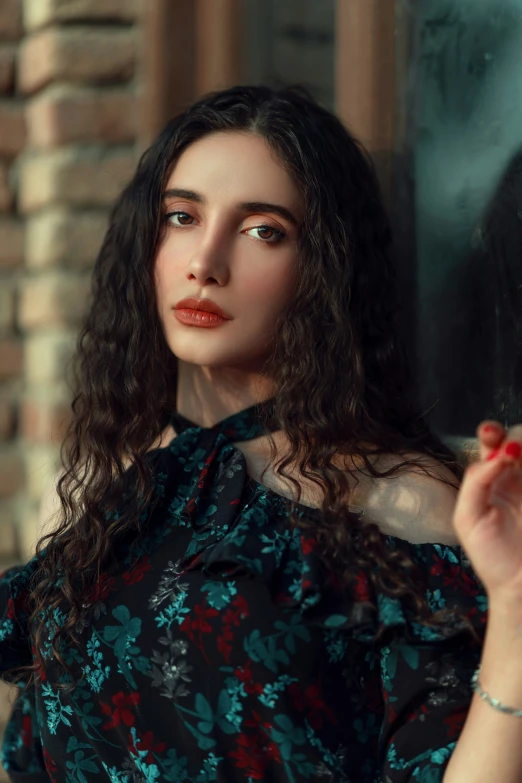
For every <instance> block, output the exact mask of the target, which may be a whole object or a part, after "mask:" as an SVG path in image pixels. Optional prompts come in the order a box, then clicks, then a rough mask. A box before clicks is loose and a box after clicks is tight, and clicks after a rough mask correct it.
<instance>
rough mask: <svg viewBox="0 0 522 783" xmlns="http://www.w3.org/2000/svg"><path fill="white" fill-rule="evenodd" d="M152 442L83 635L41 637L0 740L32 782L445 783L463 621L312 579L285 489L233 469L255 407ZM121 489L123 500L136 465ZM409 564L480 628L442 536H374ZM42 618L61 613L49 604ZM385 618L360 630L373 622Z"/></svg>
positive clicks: (12, 572)
mask: <svg viewBox="0 0 522 783" xmlns="http://www.w3.org/2000/svg"><path fill="white" fill-rule="evenodd" d="M173 424H174V427H175V429H176V432H177V433H178V434H177V437H176V438H174V440H173V441H172V442H171V443H170V444H169V445H168V446H167V447H164V448H161V449H156V450H155V451H153V452H151V453H150V459H151V464H152V465H153V468H154V476H155V498H154V502H153V503H152V504H151V507H150V511H149V513H148V514H145V515H144V517H143V520H142V522H143V525H142V530H141V532H140V534H139V536H138V535H137V534H136V533H132V534H131V533H129V534H128V535H127V536H126V537H122V538H120V539H119V540H118V541H117V542H115V552H114V558H113V563H114V565H113V566H111V568H108V569H106V570H105V571H103V572H102V573H101V575H100V579H99V582H98V583H97V584H96V585H95V587H94V588H93V589H92V590H91V591H90V593H89V595H86V596H85V597H84V605H85V607H86V615H85V618H84V619H83V622H82V627H81V629H80V631H81V634H82V638H83V641H84V649H83V650H80V649H79V648H75V647H73V646H71V647H70V648H67V649H66V650H64V655H65V659H66V661H67V663H68V664H69V665H70V666H71V669H72V670H73V672H74V673H75V675H76V677H77V684H76V686H75V687H74V688H73V689H72V690H71V691H70V692H68V693H67V692H63V691H62V690H60V689H59V688H58V687H57V686H58V685H59V684H60V683H65V682H67V681H68V675H67V674H66V673H65V672H63V671H62V669H61V668H60V667H59V666H58V665H57V662H56V661H55V660H54V656H53V654H52V650H51V648H50V646H49V645H47V647H46V648H45V649H44V651H43V653H44V667H43V677H42V681H41V682H40V683H39V684H38V686H37V687H35V688H34V689H32V690H30V691H28V692H26V693H25V694H23V693H22V692H21V691H20V695H19V696H18V698H17V700H16V702H15V704H14V707H13V710H12V714H11V719H10V722H9V725H8V727H7V731H6V734H5V738H4V744H3V748H2V760H3V764H4V766H5V768H6V770H7V772H8V774H9V775H10V777H11V779H12V780H14V781H22V780H24V781H32V783H40V781H42V783H43V782H44V781H45V783H49V782H51V783H93V782H94V781H101V780H109V781H112V782H113V783H207V781H219V782H220V783H254V782H255V781H274V783H275V782H276V781H277V783H304V781H321V782H323V781H324V783H326V781H329V782H330V783H405V782H406V781H419V783H420V782H422V783H436V782H437V781H442V779H443V776H444V769H445V768H446V766H447V763H448V761H449V758H450V757H451V753H452V751H453V749H454V747H455V745H456V743H457V741H458V737H459V734H460V731H461V729H462V726H463V724H464V721H465V718H466V714H467V711H468V708H469V704H470V701H471V691H470V678H471V675H472V672H473V669H474V667H475V665H476V664H477V662H478V659H479V655H480V646H479V645H478V644H476V643H475V642H474V641H473V638H472V636H471V634H470V633H469V631H468V630H467V628H466V627H465V625H464V624H463V623H462V621H458V620H457V619H455V621H454V622H448V624H447V625H446V626H444V627H443V628H439V629H437V630H436V631H435V630H433V629H429V628H426V627H425V626H424V625H420V624H419V623H417V622H416V621H415V618H414V617H413V616H412V614H411V611H410V608H409V606H408V605H406V603H405V602H402V601H399V600H397V599H393V598H390V597H389V596H386V595H375V594H374V591H373V589H372V588H371V582H370V580H369V578H368V575H367V574H365V573H362V572H360V573H356V574H354V577H355V580H354V589H353V591H352V592H350V591H349V590H346V589H345V590H341V589H340V588H339V587H338V586H336V584H335V581H334V580H332V579H330V578H328V574H327V573H325V568H324V566H323V565H322V562H321V560H320V558H319V557H318V555H317V553H316V551H315V547H316V542H315V540H314V539H313V537H311V536H310V535H309V534H306V535H305V534H304V532H303V531H301V530H299V529H297V528H292V527H291V526H290V525H289V513H290V511H291V510H293V511H295V512H297V513H298V514H300V515H312V516H314V515H316V514H318V513H319V512H316V511H313V510H311V509H308V508H306V507H304V506H299V505H296V504H294V505H293V507H292V508H291V504H290V502H289V501H287V500H286V499H284V498H282V497H280V496H279V495H277V494H275V493H274V492H272V491H270V490H268V489H266V488H265V487H263V486H261V485H260V484H258V483H256V482H255V481H253V480H252V479H250V478H249V477H248V476H247V474H246V466H245V461H244V458H243V455H242V453H241V452H240V451H239V450H238V449H237V448H235V447H234V446H233V441H234V440H235V441H240V440H247V439H249V438H255V437H257V436H259V435H260V434H261V433H262V431H263V430H262V427H261V424H260V410H259V409H258V408H256V407H253V408H250V409H248V410H246V411H243V412H241V413H240V414H236V415H235V416H232V417H230V418H229V419H227V420H225V421H224V422H221V423H220V424H219V425H217V426H216V427H212V428H209V429H203V428H201V427H196V426H195V425H193V424H191V423H190V422H188V421H187V420H186V419H183V418H182V417H181V416H179V415H178V414H174V415H173ZM126 479H128V481H127V483H126V493H125V496H124V498H123V501H122V502H129V501H130V502H132V487H133V470H132V469H131V470H129V471H128V472H127V474H126ZM385 542H386V545H387V546H388V547H389V548H390V549H396V548H402V549H404V551H406V552H407V553H408V554H409V555H410V557H411V558H412V559H413V560H414V561H415V562H417V563H418V564H419V565H420V566H421V567H422V569H423V570H424V572H425V574H426V578H427V590H428V592H427V598H428V602H429V606H430V608H431V609H432V610H433V611H434V612H435V611H437V609H439V608H442V607H450V608H451V607H455V606H460V607H463V608H464V609H465V612H466V614H467V616H468V618H469V619H470V620H471V622H472V623H473V625H474V626H475V628H476V629H477V630H478V631H479V633H480V634H482V633H483V631H484V628H485V623H486V610H487V606H486V598H485V594H484V591H483V590H482V588H481V586H480V585H479V583H478V581H477V579H476V578H475V576H474V574H473V571H472V569H471V567H470V564H469V562H468V561H467V560H466V558H465V556H464V553H463V551H462V550H461V549H460V548H459V547H447V546H442V545H438V544H422V545H414V544H410V543H408V542H406V541H402V540H400V539H397V538H393V537H389V536H388V537H386V538H385ZM35 569H36V562H35V559H33V560H31V561H30V562H29V563H27V564H26V565H24V566H21V567H16V568H12V569H9V570H8V571H6V572H5V573H4V574H2V575H0V672H5V671H8V670H9V669H10V668H11V667H12V666H14V665H18V664H26V663H29V662H31V661H32V659H33V654H34V648H33V646H32V640H31V638H30V634H29V632H28V618H27V614H26V612H25V599H26V596H27V594H28V591H29V589H30V581H31V577H32V575H33V574H34V572H35ZM56 619H57V621H58V622H60V621H62V620H63V616H62V615H59V614H58V615H56ZM378 629H379V630H381V631H382V633H381V635H380V636H379V641H378V642H377V641H375V638H376V632H377V630H378Z"/></svg>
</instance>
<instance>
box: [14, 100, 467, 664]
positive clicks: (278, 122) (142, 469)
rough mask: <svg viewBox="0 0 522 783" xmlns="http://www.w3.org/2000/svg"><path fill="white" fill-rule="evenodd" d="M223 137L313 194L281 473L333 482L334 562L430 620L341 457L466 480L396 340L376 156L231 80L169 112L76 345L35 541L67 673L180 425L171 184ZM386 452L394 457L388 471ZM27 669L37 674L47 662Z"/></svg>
mask: <svg viewBox="0 0 522 783" xmlns="http://www.w3.org/2000/svg"><path fill="white" fill-rule="evenodd" d="M216 131H222V132H232V131H241V132H250V133H255V134H257V135H259V136H262V137H264V138H265V139H266V141H267V142H268V144H269V145H270V147H271V148H272V149H273V150H274V152H275V153H276V155H277V156H278V158H279V160H281V161H282V163H283V165H284V166H285V168H286V169H287V171H288V172H289V173H290V175H291V176H292V177H293V178H294V180H295V181H296V182H297V183H298V185H299V188H300V190H301V193H302V196H303V201H304V215H305V217H304V220H303V223H302V226H301V227H300V234H299V264H300V270H299V275H298V280H299V282H298V287H297V290H296V292H295V297H294V300H293V302H292V304H291V308H290V310H288V311H285V317H284V321H282V323H281V324H280V327H279V328H278V329H277V330H276V333H277V341H276V343H275V344H274V348H273V355H272V356H271V358H270V361H269V367H268V371H269V372H270V374H271V376H272V377H273V379H274V382H275V388H276V395H275V400H276V402H275V411H274V416H275V419H276V421H277V423H278V425H279V426H280V428H281V429H282V430H283V431H284V433H285V434H286V436H287V438H288V441H289V443H290V451H289V453H288V454H286V455H279V456H280V457H282V460H279V464H278V466H277V470H278V471H279V472H280V473H282V474H285V470H286V469H287V468H288V466H289V465H290V464H291V463H292V464H297V465H298V467H299V469H300V471H301V472H302V474H304V476H306V477H309V478H311V479H312V480H313V481H315V482H316V483H317V484H318V485H319V486H320V487H321V488H322V489H323V490H324V505H323V513H322V515H321V522H319V523H316V524H315V525H314V527H313V530H312V531H311V532H312V533H313V535H314V536H316V537H317V539H318V540H319V543H320V551H321V552H322V556H323V558H324V560H325V562H327V563H328V566H329V567H330V568H332V569H334V571H336V572H338V573H339V574H340V576H341V577H342V578H343V579H345V580H346V581H347V583H348V582H349V580H350V574H349V573H348V572H351V573H352V574H353V564H354V563H355V564H357V565H359V566H361V567H364V568H366V569H367V572H368V574H369V575H370V578H371V579H372V581H373V582H374V585H375V586H376V587H377V588H378V589H380V590H385V591H386V592H387V593H388V594H390V595H394V596H403V597H404V598H408V600H411V601H412V602H413V605H414V607H415V609H416V611H417V613H418V617H419V619H421V620H422V619H423V618H425V617H427V616H428V614H430V613H429V611H428V607H427V604H426V600H425V598H424V592H423V589H422V580H421V575H419V573H418V571H417V569H416V568H415V566H414V564H413V563H412V562H411V560H410V559H409V558H408V557H407V556H406V555H405V554H404V553H400V552H398V551H396V552H391V551H389V550H388V549H387V548H386V546H385V543H384V540H383V537H382V535H380V534H379V531H378V529H377V527H376V525H374V524H371V523H368V522H365V521H364V517H362V518H361V519H360V520H358V521H357V520H354V516H353V514H350V512H349V510H348V504H349V502H350V497H351V490H350V487H349V474H350V473H351V474H353V475H354V476H356V475H357V470H356V469H355V467H354V465H353V463H350V464H352V467H351V469H350V466H349V465H347V466H339V461H338V456H339V455H340V454H341V455H342V454H345V455H353V456H354V458H355V459H358V462H359V467H360V468H361V469H363V470H364V471H365V472H366V473H367V474H369V475H371V476H380V475H382V476H390V477H391V476H393V475H395V474H397V472H400V471H404V470H411V469H413V468H415V469H416V470H420V471H421V472H429V468H428V467H427V465H428V463H430V462H431V464H432V465H433V464H436V463H441V464H443V465H444V466H446V467H447V468H449V470H450V471H451V473H452V474H453V476H454V477H455V482H454V483H455V486H458V483H459V479H460V478H461V477H462V468H461V467H460V466H459V464H458V462H457V460H456V458H455V455H454V454H453V453H452V452H451V451H450V449H449V448H447V447H446V446H445V445H443V444H442V442H441V441H440V440H439V439H438V438H437V437H436V436H435V435H434V434H433V433H432V432H430V430H429V428H428V427H427V426H426V424H425V422H424V421H423V418H422V416H421V415H420V414H419V411H418V410H417V408H416V406H415V404H414V401H413V400H412V395H411V388H412V385H411V382H410V377H409V374H408V368H407V364H406V361H405V359H404V355H403V353H402V351H401V349H400V346H399V341H398V337H397V323H396V320H397V313H398V304H397V295H396V290H395V275H394V269H393V264H392V260H391V233H390V227H389V223H388V219H387V216H386V214H385V210H384V208H383V204H382V199H381V194H380V190H379V185H378V181H377V178H376V175H375V173H374V169H373V166H372V164H371V162H370V160H369V158H368V156H367V155H366V153H365V152H364V150H363V149H362V148H361V146H360V144H358V143H357V142H356V141H355V140H354V139H353V138H352V136H351V135H350V133H349V132H348V131H347V130H346V128H345V127H343V125H342V124H341V122H340V121H339V120H338V119H337V118H336V117H335V116H334V115H333V114H331V113H330V112H328V111H327V110H326V109H324V108H322V107H321V106H319V105H318V104H317V103H316V102H315V101H314V100H312V98H311V97H310V96H309V95H308V94H307V93H306V92H305V91H304V90H302V89H299V88H283V89H277V90H274V89H271V88H269V87H265V86H256V87H251V86H246V87H235V88H232V89H229V90H226V91H222V92H217V93H213V94H210V95H208V96H205V97H204V98H203V99H201V100H199V101H198V102H197V103H195V104H194V105H193V106H191V107H190V108H189V109H188V110H187V111H185V112H184V113H183V114H181V115H180V116H178V117H176V118H175V119H173V120H172V121H171V122H169V123H168V125H167V126H166V128H165V129H164V131H163V132H162V133H161V135H160V136H159V138H158V139H157V141H156V142H155V143H154V144H153V145H152V146H151V148H150V149H149V150H148V151H147V152H146V153H145V154H144V155H143V157H142V159H141V161H140V163H139V166H138V169H137V171H136V174H135V175H134V177H133V179H132V181H131V182H130V184H129V185H128V186H127V187H126V188H125V190H124V191H123V193H122V195H121V197H120V198H119V199H118V201H117V203H116V205H115V207H114V209H113V212H112V218H111V221H110V226H109V229H108V231H107V234H106V237H105V239H104V241H103V245H102V248H101V250H100V253H99V255H98V258H97V261H96V265H95V268H94V274H93V301H92V305H91V307H90V311H89V313H88V315H87V318H86V322H85V325H84V326H83V329H82V331H81V334H80V337H79V343H78V350H77V357H76V359H77V380H76V389H75V394H74V401H73V403H72V410H73V421H72V424H71V427H70V431H69V433H68V436H67V438H66V440H65V442H64V444H63V447H62V462H63V467H64V473H63V475H62V477H61V479H60V480H59V482H58V495H59V497H60V500H61V504H62V513H61V521H60V524H59V525H58V526H57V527H56V528H55V530H54V531H53V532H52V533H49V534H47V535H46V536H44V537H43V538H42V539H41V541H40V542H39V543H38V547H37V557H38V560H39V567H38V569H37V571H36V573H35V576H34V587H33V590H32V591H31V594H30V596H29V599H28V600H29V608H30V612H31V615H30V621H31V623H32V624H33V625H34V629H35V630H34V635H35V642H36V649H37V651H39V650H41V649H42V648H43V645H44V641H46V640H47V638H48V635H49V629H48V626H47V623H52V619H51V618H52V617H54V616H56V611H55V610H57V609H58V608H59V609H60V612H61V615H60V616H61V617H62V618H65V621H64V622H63V623H60V624H59V625H60V626H61V627H58V624H57V623H54V626H55V627H54V630H55V634H54V637H53V639H52V648H53V651H54V653H55V655H56V658H57V660H58V661H60V663H61V664H63V665H64V666H65V667H66V668H68V667H67V666H66V665H65V663H64V662H63V659H62V657H61V655H60V649H62V650H63V646H62V645H63V643H64V642H68V643H71V642H72V643H73V644H79V643H80V639H79V634H78V629H81V627H82V626H81V620H82V614H83V612H84V611H85V609H84V607H83V605H82V604H83V602H84V600H85V595H86V594H88V593H89V591H91V590H92V589H93V586H94V585H95V584H96V583H97V580H98V579H99V576H100V572H101V571H102V569H103V568H104V567H105V565H106V564H107V563H108V562H109V561H110V557H111V550H112V547H113V543H114V540H115V537H116V535H118V534H119V533H120V532H122V531H126V530H129V529H131V528H132V527H135V528H136V529H138V525H139V518H140V514H141V513H142V511H143V509H144V507H145V506H146V505H147V503H148V502H149V501H150V498H151V483H152V482H151V478H152V477H151V470H150V467H149V463H148V462H147V460H146V454H147V452H148V451H149V450H150V449H151V448H152V447H153V446H154V444H155V443H156V442H157V441H158V438H159V436H160V435H161V433H162V432H163V431H164V430H165V428H166V426H167V423H168V412H169V411H172V410H174V409H175V393H176V358H175V357H174V356H173V355H172V353H171V351H170V350H169V348H168V346H167V344H166V340H165V338H164V335H163V332H162V328H161V324H160V320H159V316H158V312H157V307H156V302H155V292H154V284H153V275H152V270H153V262H154V258H155V252H156V248H157V245H158V241H159V238H160V236H161V230H162V209H161V200H162V192H163V190H164V188H165V185H166V181H167V178H168V176H169V173H170V172H171V170H172V167H173V165H174V163H175V161H176V160H177V159H178V158H179V156H180V155H181V153H182V152H183V150H184V149H186V148H187V147H188V146H189V145H190V144H192V143H193V142H194V141H196V140H197V139H199V138H201V137H203V136H205V135H206V134H208V133H211V132H216ZM378 454H392V455H398V457H399V459H397V460H396V464H395V466H394V467H392V468H390V469H389V470H387V471H384V472H381V473H379V472H378V471H377V469H376V467H375V465H374V464H373V463H374V460H373V457H374V456H375V455H378ZM412 454H413V458H412ZM348 462H349V460H348ZM129 464H132V465H134V466H135V475H136V486H135V502H134V503H131V504H127V506H126V507H125V509H124V510H123V511H122V510H121V507H120V506H119V502H120V500H121V490H120V489H119V487H121V479H122V476H123V474H124V472H125V469H126V466H127V465H129ZM117 509H119V511H118V513H116V514H115V513H113V512H114V511H116V510H117ZM300 524H302V525H303V526H305V527H306V525H307V524H308V526H309V525H310V524H311V523H310V522H309V523H305V522H302V523H300ZM346 564H350V568H349V569H347V568H346ZM376 565H378V566H379V568H376ZM32 672H33V675H34V676H35V677H38V663H36V664H35V666H34V667H33V669H32ZM33 679H34V678H33Z"/></svg>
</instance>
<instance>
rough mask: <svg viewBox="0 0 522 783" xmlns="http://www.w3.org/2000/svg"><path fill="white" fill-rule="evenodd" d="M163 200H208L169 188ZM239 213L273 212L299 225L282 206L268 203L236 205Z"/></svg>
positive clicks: (192, 193) (186, 191)
mask: <svg viewBox="0 0 522 783" xmlns="http://www.w3.org/2000/svg"><path fill="white" fill-rule="evenodd" d="M163 198H164V199H166V198H184V199H186V200H187V201H194V202H196V204H205V203H206V199H205V197H204V196H202V195H201V193H196V191H195V190H186V189H185V188H169V189H168V190H166V191H165V192H164V193H163ZM236 209H237V210H238V212H273V213H274V214H275V215H280V216H281V217H282V218H284V219H285V220H288V222H289V223H291V224H292V225H294V226H297V225H298V221H297V218H296V217H295V215H294V214H293V213H292V212H291V211H290V210H289V209H287V208H286V207H283V206H282V205H281V204H270V203H269V202H267V201H244V202H242V203H241V204H237V205H236Z"/></svg>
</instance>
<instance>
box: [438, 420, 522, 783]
mask: <svg viewBox="0 0 522 783" xmlns="http://www.w3.org/2000/svg"><path fill="white" fill-rule="evenodd" d="M477 434H478V436H479V442H480V451H481V458H482V460H481V462H479V463H477V464H476V465H473V466H471V467H470V468H468V470H467V471H466V475H465V477H464V481H463V483H462V486H461V489H460V492H459V497H458V500H457V506H456V509H455V515H454V518H453V523H454V526H455V529H456V532H457V534H458V536H459V539H460V541H461V543H462V545H463V547H464V549H465V550H466V552H467V554H468V556H469V558H470V560H471V562H472V564H473V566H474V569H475V571H476V573H477V574H478V576H479V578H480V580H481V582H482V584H483V585H484V587H485V589H486V591H487V594H488V604H489V616H488V624H487V631H486V638H485V642H484V647H483V650H482V666H481V673H480V685H481V687H482V689H483V690H484V691H485V692H486V693H487V694H489V696H490V697H491V698H493V699H496V700H498V701H499V702H501V703H502V704H503V705H506V706H508V707H511V708H514V709H517V710H522V459H521V457H522V448H521V445H522V426H517V427H513V428H512V429H511V430H510V431H509V433H506V432H505V430H504V428H503V427H502V425H501V424H499V423H498V422H491V423H486V422H483V423H482V424H481V425H480V426H479V428H478V432H477ZM508 441H510V442H508ZM443 781H444V783H493V781H495V783H496V781H502V783H520V781H522V717H517V716H514V715H509V714H506V713H503V712H501V711H500V710H498V709H496V708H495V707H494V706H492V705H491V704H489V703H488V702H487V701H485V700H483V699H481V698H480V696H479V695H478V694H475V695H474V696H473V700H472V704H471V707H470V710H469V713H468V716H467V719H466V722H465V724H464V727H463V730H462V734H461V736H460V738H459V740H458V742H457V745H456V747H455V750H454V753H453V754H452V757H451V759H450V761H449V764H448V767H447V769H446V772H445V775H444V778H443Z"/></svg>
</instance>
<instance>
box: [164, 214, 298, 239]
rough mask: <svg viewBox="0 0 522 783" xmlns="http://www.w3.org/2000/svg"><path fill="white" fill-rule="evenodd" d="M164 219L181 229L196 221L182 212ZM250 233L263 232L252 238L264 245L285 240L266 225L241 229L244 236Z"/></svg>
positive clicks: (279, 231)
mask: <svg viewBox="0 0 522 783" xmlns="http://www.w3.org/2000/svg"><path fill="white" fill-rule="evenodd" d="M164 219H165V221H166V222H167V223H169V225H170V226H171V227H172V228H183V227H185V226H187V227H190V226H192V225H193V223H192V222H190V221H194V220H196V218H194V217H193V216H192V215H190V214H189V213H188V212H184V211H183V210H174V211H172V212H167V213H166V214H165V218H164ZM250 231H257V232H265V236H262V235H260V234H258V236H257V237H254V239H257V240H258V241H260V242H263V243H264V244H265V245H275V244H278V243H279V242H282V241H283V239H285V238H286V233H285V232H284V231H283V230H282V229H280V228H276V227H275V226H271V225H269V224H268V223H263V224H262V225H258V226H250V227H249V228H245V229H243V230H242V232H241V233H242V234H246V233H248V232H250ZM266 232H268V234H269V236H266Z"/></svg>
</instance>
